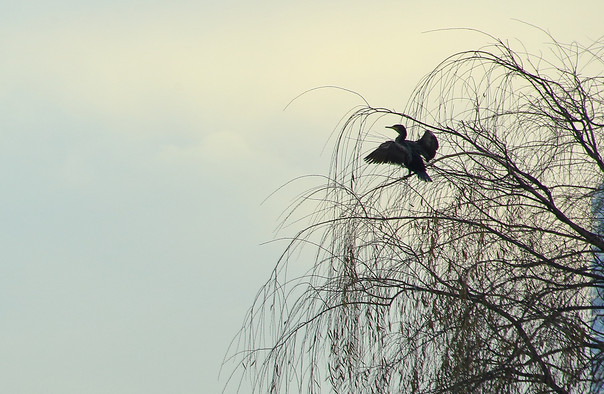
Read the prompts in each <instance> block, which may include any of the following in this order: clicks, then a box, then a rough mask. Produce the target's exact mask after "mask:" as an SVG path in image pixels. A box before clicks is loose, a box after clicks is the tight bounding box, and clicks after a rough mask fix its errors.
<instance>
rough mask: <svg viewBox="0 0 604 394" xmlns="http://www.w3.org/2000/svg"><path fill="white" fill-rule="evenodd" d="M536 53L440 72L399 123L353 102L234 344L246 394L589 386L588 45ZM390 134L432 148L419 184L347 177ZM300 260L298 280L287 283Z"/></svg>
mask: <svg viewBox="0 0 604 394" xmlns="http://www.w3.org/2000/svg"><path fill="white" fill-rule="evenodd" d="M548 51H549V52H548V53H549V55H547V56H545V55H540V56H532V55H530V54H528V53H525V52H518V51H514V50H512V48H511V46H510V45H508V44H506V43H505V42H503V41H497V40H496V41H495V42H494V44H493V45H491V46H489V47H487V48H485V49H481V50H473V51H467V52H462V53H457V54H455V55H453V56H451V57H449V58H447V59H446V60H444V61H443V62H442V63H441V64H439V65H438V66H437V67H436V68H435V69H434V70H433V71H432V72H431V73H429V74H428V75H427V76H426V77H425V78H424V79H423V80H422V81H421V82H420V83H419V84H418V87H417V88H416V90H415V91H414V93H413V95H412V97H411V99H410V100H409V103H408V105H407V108H406V109H405V111H403V112H396V111H393V110H389V109H385V108H375V107H372V106H369V105H366V106H363V107H362V108H359V109H357V110H356V111H354V112H353V113H352V114H351V115H350V116H349V117H348V118H347V120H346V121H345V122H344V124H343V125H342V127H341V130H340V133H339V134H338V137H337V141H336V146H335V150H334V156H333V164H332V168H331V171H330V175H329V176H328V177H326V178H325V179H326V181H325V184H324V185H322V186H320V187H317V188H314V189H312V190H309V191H308V192H307V193H306V194H305V195H303V196H302V197H301V198H300V201H299V203H298V204H295V206H294V207H293V208H292V212H290V213H289V214H288V216H287V218H286V220H288V221H289V222H291V223H294V224H297V225H299V226H302V227H303V229H302V230H301V231H300V232H299V233H297V234H296V235H295V236H294V237H293V238H292V239H291V242H290V243H289V246H288V247H287V248H286V250H285V251H284V254H283V256H282V258H281V259H280V261H279V262H278V264H277V266H276V268H275V270H274V273H273V276H272V277H271V278H270V280H269V281H268V282H267V283H266V284H265V286H264V287H263V288H262V289H261V291H260V292H259V294H258V296H257V298H256V300H255V302H254V305H253V307H252V308H251V310H250V312H249V314H248V316H247V320H246V324H245V326H244V327H243V329H242V332H241V334H240V336H239V342H237V346H238V348H237V349H238V352H236V353H235V355H234V357H236V359H237V360H238V364H237V365H238V368H239V369H238V370H239V371H241V372H243V373H244V374H247V375H248V376H250V377H251V378H252V380H253V382H254V384H255V387H256V389H257V390H259V391H262V392H264V391H269V392H286V391H288V390H287V389H288V388H290V389H292V390H294V391H300V392H312V393H314V392H316V393H318V392H321V391H322V390H325V388H329V390H331V391H334V392H337V393H369V392H372V393H385V392H401V391H402V392H419V393H422V392H426V393H427V392H489V393H490V392H510V393H513V392H518V393H520V392H523V393H524V392H544V391H548V392H549V391H551V392H569V391H587V390H588V388H589V387H590V385H593V386H597V385H598V384H602V382H601V381H600V380H601V377H598V374H594V373H592V369H594V368H596V369H597V367H598V363H602V360H601V357H600V349H602V348H603V346H604V344H603V343H602V333H601V332H599V331H598V330H597V329H596V328H594V327H595V326H593V325H592V319H593V316H596V317H597V316H600V318H601V313H602V311H601V308H600V307H599V306H598V305H595V306H594V303H593V298H594V291H599V289H601V288H602V283H603V279H604V276H603V275H602V271H601V269H599V266H598V264H595V265H594V263H593V259H594V251H595V250H604V239H603V237H602V234H601V232H600V231H599V230H598V229H599V227H598V226H597V225H596V223H595V222H594V219H593V218H594V211H598V210H599V209H600V207H599V206H597V203H596V204H594V201H596V202H597V201H599V200H598V199H597V198H595V197H597V195H598V192H599V187H600V184H601V183H602V180H603V179H604V178H603V175H604V160H603V158H602V156H601V152H600V149H599V148H600V146H602V142H603V138H604V78H602V76H601V75H598V74H597V72H599V71H601V70H602V66H603V63H604V62H603V61H602V54H603V52H604V46H603V45H602V43H598V42H596V43H594V44H593V45H591V46H588V47H584V46H580V45H579V44H576V43H573V44H570V45H565V44H562V43H559V42H556V41H553V43H552V44H551V45H550V46H549V47H548ZM548 59H550V60H548ZM590 70H596V72H595V74H596V75H595V76H593V75H591V74H590V73H589V71H590ZM592 74H593V73H592ZM393 122H401V123H404V124H405V125H406V126H407V129H408V130H409V132H410V134H411V135H414V136H418V137H419V136H420V135H421V134H422V133H423V131H424V129H429V130H432V131H433V132H434V133H435V134H436V135H437V136H438V138H439V142H440V146H441V148H440V150H439V152H438V154H437V157H436V158H435V159H434V160H433V161H431V162H430V164H429V165H428V171H429V172H430V174H431V177H432V179H433V180H434V182H433V183H424V182H419V181H417V179H416V178H415V177H410V176H409V175H407V171H406V170H405V171H403V170H401V168H399V167H395V166H390V167H388V166H371V165H367V164H366V163H363V161H362V157H364V155H365V154H366V153H367V152H368V151H369V150H370V149H373V148H374V147H375V146H377V143H379V142H381V141H382V137H380V138H377V136H376V135H375V131H376V130H380V132H382V127H383V124H391V123H393ZM382 123H383V124H382ZM306 212H310V213H308V214H305V213H306ZM297 214H298V215H299V216H298V217H297V216H296V215H297ZM304 220H308V222H307V223H309V224H308V225H305V224H302V223H304ZM309 249H310V250H312V251H314V254H313V256H314V257H313V258H314V260H313V262H314V263H313V265H312V269H311V270H310V271H309V272H307V273H306V274H304V275H301V276H296V277H295V278H293V279H291V278H288V277H287V275H286V273H287V269H288V267H289V265H290V264H291V263H292V262H293V261H294V258H295V256H297V255H298V253H302V254H303V255H304V256H306V254H304V250H306V251H308V250H309Z"/></svg>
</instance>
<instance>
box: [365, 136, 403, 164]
mask: <svg viewBox="0 0 604 394" xmlns="http://www.w3.org/2000/svg"><path fill="white" fill-rule="evenodd" d="M365 161H366V162H367V163H390V164H402V165H404V166H407V165H408V164H409V163H411V152H409V150H408V149H407V148H406V147H404V146H402V145H400V144H397V143H396V142H394V141H386V142H384V143H383V144H381V145H380V146H378V147H377V149H376V150H374V151H373V152H371V153H370V154H368V155H367V157H365Z"/></svg>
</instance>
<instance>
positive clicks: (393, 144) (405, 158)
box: [365, 124, 438, 182]
mask: <svg viewBox="0 0 604 394" xmlns="http://www.w3.org/2000/svg"><path fill="white" fill-rule="evenodd" d="M386 128H387V129H393V130H396V132H397V133H398V137H396V139H395V140H394V141H386V142H384V143H383V144H381V145H380V146H378V148H377V149H376V150H374V151H373V152H371V153H370V154H369V155H367V157H365V161H366V162H367V163H389V164H400V165H402V166H404V167H407V168H408V169H409V173H411V172H415V173H416V174H417V176H418V177H419V179H421V180H423V181H426V182H432V179H430V176H428V174H427V173H426V165H425V164H424V160H423V159H422V156H423V157H424V159H426V161H430V160H431V159H432V158H433V157H434V155H436V150H437V149H438V140H437V139H436V136H435V135H434V133H432V132H431V131H430V130H426V132H425V133H424V135H423V136H422V138H420V139H419V140H417V141H407V140H406V139H405V138H407V129H406V128H405V126H403V125H402V124H395V125H394V126H386Z"/></svg>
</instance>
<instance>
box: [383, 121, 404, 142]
mask: <svg viewBox="0 0 604 394" xmlns="http://www.w3.org/2000/svg"><path fill="white" fill-rule="evenodd" d="M386 128H387V129H392V130H395V131H396V132H397V133H399V134H400V135H401V137H402V138H403V139H405V138H407V129H406V128H405V126H403V125H402V124H395V125H392V126H386Z"/></svg>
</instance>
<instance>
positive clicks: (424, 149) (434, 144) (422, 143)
mask: <svg viewBox="0 0 604 394" xmlns="http://www.w3.org/2000/svg"><path fill="white" fill-rule="evenodd" d="M416 143H417V145H418V146H419V147H420V154H421V155H422V156H424V158H425V159H426V161H430V160H432V159H433V158H434V156H435V155H436V150H437V149H438V140H437V139H436V136H435V135H434V133H432V132H431V131H430V130H426V132H425V133H424V135H423V136H422V138H420V139H419V140H417V141H416Z"/></svg>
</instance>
